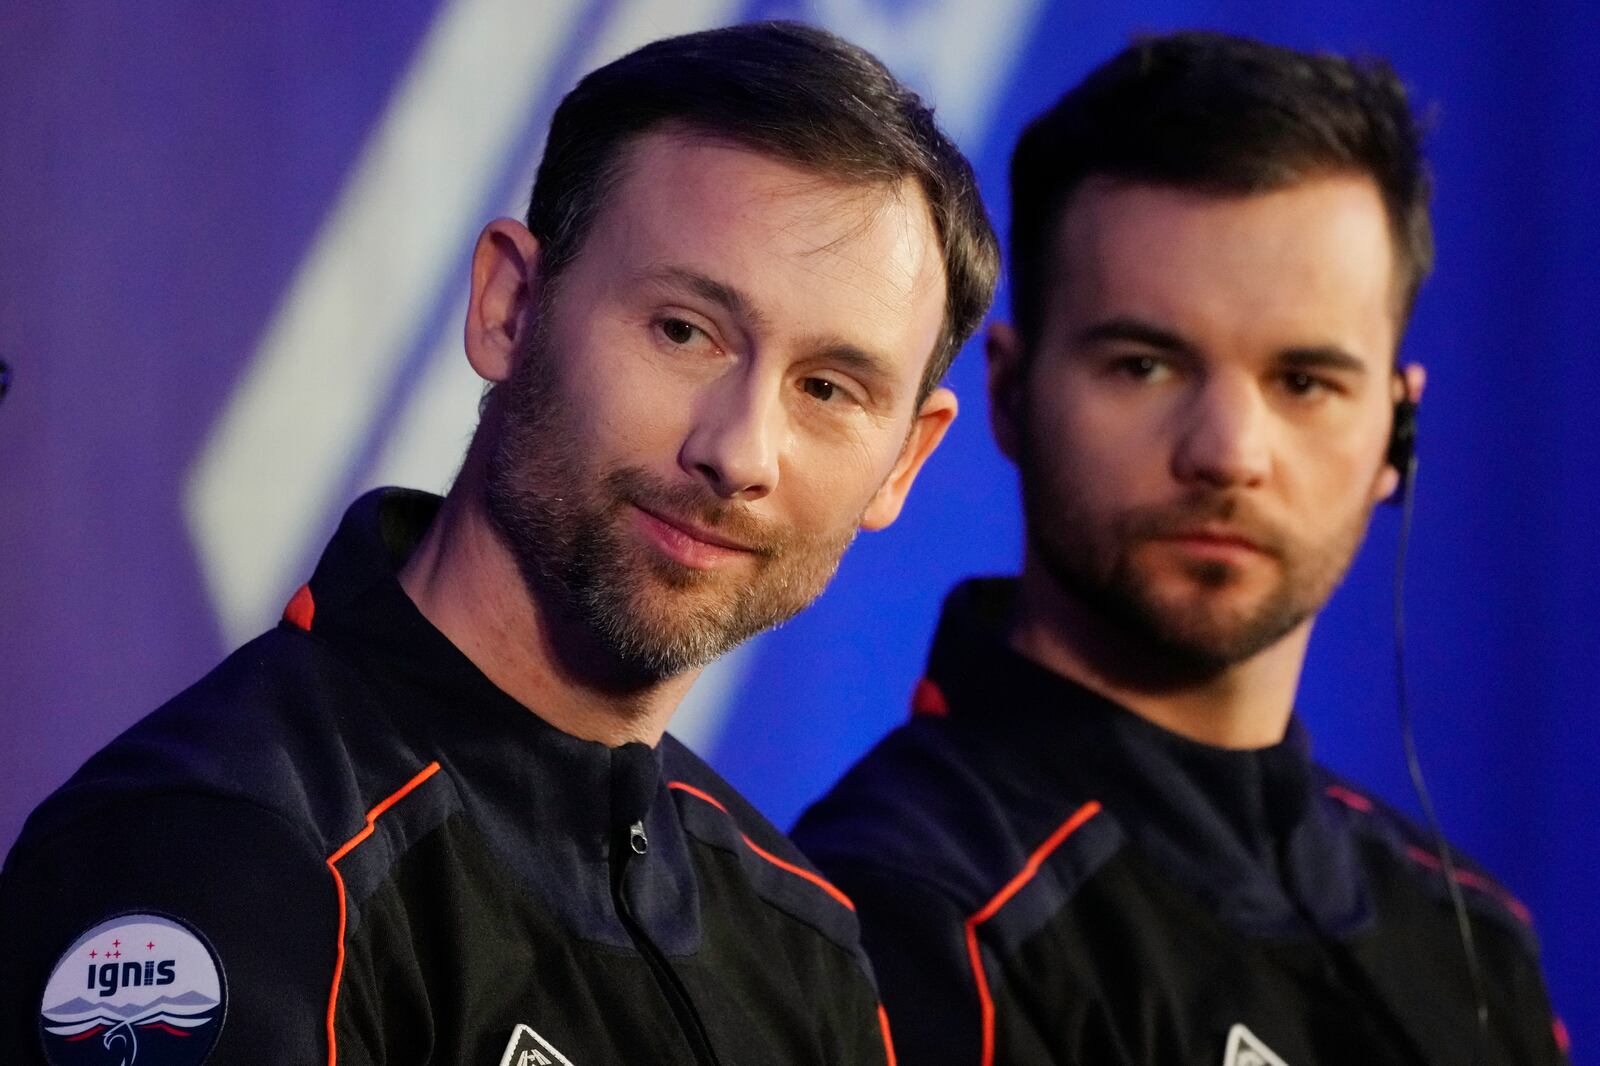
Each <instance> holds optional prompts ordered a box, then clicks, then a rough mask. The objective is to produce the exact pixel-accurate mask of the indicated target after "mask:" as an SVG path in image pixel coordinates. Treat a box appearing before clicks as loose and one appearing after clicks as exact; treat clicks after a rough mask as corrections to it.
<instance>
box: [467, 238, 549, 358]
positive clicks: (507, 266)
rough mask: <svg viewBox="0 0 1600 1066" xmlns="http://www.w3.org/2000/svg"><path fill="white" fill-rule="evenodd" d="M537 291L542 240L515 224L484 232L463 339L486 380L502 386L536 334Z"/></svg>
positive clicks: (475, 262)
mask: <svg viewBox="0 0 1600 1066" xmlns="http://www.w3.org/2000/svg"><path fill="white" fill-rule="evenodd" d="M538 286H539V239H538V238H537V237H535V236H534V235H533V234H532V233H529V232H528V228H527V227H526V226H524V225H523V224H522V223H520V222H518V221H516V220H515V219H510V218H497V219H495V220H494V221H493V222H491V223H489V224H488V225H487V226H485V227H483V232H482V233H480V234H478V244H477V247H475V248H474V249H473V250H472V294H471V297H470V299H469V300H468V302H467V324H466V331H465V333H466V336H465V338H464V339H465V342H466V349H467V362H469V363H471V364H472V369H473V370H475V371H476V372H477V374H478V376H479V377H481V378H483V380H485V381H488V382H493V383H496V384H498V383H499V382H502V381H504V380H506V378H508V377H510V376H511V369H512V367H513V366H514V365H515V364H516V360H517V355H518V354H519V353H520V352H521V351H522V348H523V345H524V344H525V342H526V340H527V332H528V330H530V329H532V328H533V316H534V309H535V308H536V307H537V306H538Z"/></svg>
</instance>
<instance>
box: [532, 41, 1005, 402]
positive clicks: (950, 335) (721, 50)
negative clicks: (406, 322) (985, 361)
mask: <svg viewBox="0 0 1600 1066" xmlns="http://www.w3.org/2000/svg"><path fill="white" fill-rule="evenodd" d="M672 126H676V127H681V128H684V129H686V130H688V131H691V132H695V133H701V134H705V135H708V136H711V137H715V138H719V139H723V140H727V141H729V142H731V143H733V144H736V145H739V146H741V147H748V148H750V149H751V150H753V151H757V152H760V153H762V154H765V155H770V156H774V157H776V158H779V159H782V160H784V161H786V162H790V163H795V164H798V165H800V166H802V167H805V168H807V169H810V170H813V171H816V172H818V173H820V174H824V175H827V176H829V177H833V178H838V179H841V180H844V181H846V182H851V183H861V184H879V183H881V184H884V185H891V184H895V183H898V182H900V181H902V180H904V179H907V178H914V179H915V180H916V181H917V183H918V184H919V185H920V186H921V189H922V192H923V194H924V195H925V196H926V197H927V200H928V206H929V208H930V210H931V213H932V215H933V221H934V226H935V228H936V230H937V232H938V235H939V241H940V244H941V246H942V249H943V253H944V273H945V315H944V326H943V329H942V331H941V333H940V337H939V340H938V342H937V344H936V345H935V347H934V350H933V352H932V353H930V358H929V361H928V365H927V367H926V369H925V370H924V372H923V378H922V385H921V388H920V390H919V392H918V394H917V404H918V406H921V402H922V400H924V399H925V398H926V397H927V395H928V393H930V392H932V391H933V389H934V387H935V386H937V385H938V383H939V382H940V380H942V379H943V377H944V375H945V372H946V371H947V370H948V369H949V367H950V362H951V360H953V359H954V358H955V356H956V353H957V352H958V351H960V349H961V346H962V345H963V344H964V343H966V341H967V338H968V337H970V336H972V333H973V331H974V330H976V329H977V328H978V324H979V323H980V322H981V321H982V320H983V316H984V314H985V313H986V312H987V311H988V310H989V303H990V301H991V300H992V299H993V298H994V287H995V280H996V276H997V275H998V273H999V263H1000V252H999V242H998V240H997V239H996V237H995V235H994V229H993V227H992V226H991V225H990V223H989V216H988V214H987V213H986V212H985V210H984V207H983V201H982V200H981V199H980V198H979V195H978V183H977V178H976V177H975V176H974V174H973V172H972V167H971V165H970V164H969V163H968V162H967V160H966V158H965V157H964V156H963V155H962V154H961V152H960V150H959V149H957V148H956V146H955V145H954V144H953V143H951V141H950V139H949V138H948V137H946V136H945V135H944V133H943V132H942V131H941V130H940V129H939V127H938V125H937V124H936V123H935V122H934V118H933V111H932V110H931V109H930V108H929V107H928V106H927V105H926V104H924V103H923V102H922V100H921V99H920V98H919V97H918V96H917V94H916V93H914V92H912V91H911V90H910V89H908V88H906V87H905V86H904V85H902V84H901V83H900V82H899V81H898V80H897V79H896V78H895V77H894V75H893V74H891V73H889V71H888V69H887V68H885V67H884V65H883V64H882V63H881V62H879V61H878V59H877V58H876V57H874V56H873V55H872V54H871V53H869V52H867V51H865V50H864V49H862V48H858V47H857V46H855V45H853V44H851V43H849V42H848V41H845V40H843V39H842V38H840V37H837V36H835V35H833V34H831V33H828V32H827V31H826V30H820V29H817V28H815V27H812V26H805V25H801V24H799V23H792V22H756V23H746V24H744V25H739V26H730V27H726V28H724V29H716V30H706V31H704V32H701V33H691V34H686V35H684V36H681V37H670V38H667V39H665V40H660V41H655V42H653V43H651V44H647V45H645V46H644V47H643V48H640V49H638V50H637V51H635V52H630V53H629V54H628V55H625V56H623V57H622V58H621V59H618V60H616V61H615V62H613V63H610V64H608V65H606V66H604V67H601V68H600V69H598V70H596V71H594V72H593V73H591V74H589V75H588V76H587V77H585V78H584V79H583V80H582V81H580V82H579V83H578V85H577V87H576V88H574V89H573V90H572V91H571V92H570V93H568V94H567V96H566V98H565V99H563V100H562V101H561V106H560V107H558V108H557V109H556V113H555V116H554V118H553V119H552V120H551V122H550V133H549V136H548V138H547V139H546V141H545V151H544V159H543V160H542V161H541V162H540V164H539V175H538V178H537V179H536V180H535V182H534V186H533V196H532V199H531V201H530V203H529V205H528V219H527V221H528V229H530V230H531V231H532V232H533V234H534V236H536V237H538V238H539V241H540V243H541V245H542V246H543V257H544V261H543V269H544V271H545V276H546V278H547V279H550V280H554V279H555V278H556V277H558V276H559V274H560V273H561V271H562V270H563V269H564V268H565V267H566V266H567V265H568V264H569V263H570V262H571V261H572V259H573V258H574V257H575V256H576V255H577V253H578V251H579V250H580V249H581V248H582V246H583V242H584V238H585V237H586V236H587V235H588V232H589V229H590V227H591V226H592V225H593V224H594V220H595V218H596V217H597V216H598V215H599V213H600V210H601V208H602V207H603V206H604V204H605V201H606V197H607V196H608V195H609V194H610V192H611V191H612V189H613V187H614V186H615V184H616V180H617V177H618V175H619V173H621V171H622V165H623V163H624V162H625V157H626V156H625V149H626V148H627V147H628V146H629V145H630V144H631V143H632V142H633V141H634V140H635V139H636V138H638V137H639V136H640V135H642V134H645V133H647V132H650V131H651V130H654V129H657V128H661V127H672Z"/></svg>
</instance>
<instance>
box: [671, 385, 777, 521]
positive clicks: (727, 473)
mask: <svg viewBox="0 0 1600 1066" xmlns="http://www.w3.org/2000/svg"><path fill="white" fill-rule="evenodd" d="M786 432H787V430H786V429H785V426H784V422H783V404H782V399H781V397H780V396H779V387H778V386H777V385H776V384H775V383H773V382H770V381H766V380H764V376H763V375H759V374H755V373H750V374H730V375H727V376H725V377H723V378H721V379H719V380H718V381H717V382H716V383H715V384H714V385H713V386H712V387H711V388H710V389H708V390H707V391H706V392H705V393H704V394H702V396H701V397H700V402H699V405H698V408H697V410H696V411H695V417H694V422H693V424H692V425H691V426H690V427H689V432H688V435H687V436H686V437H685V438H684V442H683V447H682V449H681V450H680V451H679V453H678V463H679V465H680V466H681V467H682V468H683V469H684V470H685V471H686V472H688V473H689V474H690V475H692V476H694V477H697V478H699V479H701V480H703V481H704V482H705V483H706V484H707V485H708V486H709V487H710V488H711V490H712V491H713V492H715V493H716V494H717V495H718V496H721V497H722V498H724V499H729V500H745V501H752V500H759V499H761V498H762V497H763V496H765V495H767V494H768V493H769V492H771V491H772V490H773V489H775V488H776V487H777V485H778V456H779V452H780V450H781V442H782V440H783V436H784V434H785V433H786Z"/></svg>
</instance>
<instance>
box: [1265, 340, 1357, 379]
mask: <svg viewBox="0 0 1600 1066" xmlns="http://www.w3.org/2000/svg"><path fill="white" fill-rule="evenodd" d="M1278 362H1279V363H1280V364H1282V365H1283V366H1285V367H1292V368H1293V369H1296V370H1333V371H1338V372H1341V373H1345V374H1365V373H1366V372H1367V364H1366V363H1363V362H1362V361H1361V360H1360V359H1358V358H1356V357H1355V356H1354V355H1352V354H1350V353H1349V352H1347V351H1345V350H1344V349H1343V348H1340V347H1338V346H1337V345H1333V344H1323V345H1317V346H1314V347H1310V348H1289V349H1287V350H1286V351H1283V352H1280V353H1278Z"/></svg>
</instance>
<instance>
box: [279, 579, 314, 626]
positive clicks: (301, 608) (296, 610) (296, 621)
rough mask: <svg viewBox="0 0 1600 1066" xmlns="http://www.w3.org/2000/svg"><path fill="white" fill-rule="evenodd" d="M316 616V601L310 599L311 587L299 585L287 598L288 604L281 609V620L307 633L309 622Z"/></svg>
mask: <svg viewBox="0 0 1600 1066" xmlns="http://www.w3.org/2000/svg"><path fill="white" fill-rule="evenodd" d="M316 614H317V601H316V600H314V599H312V598H311V586H310V585H301V586H300V588H299V589H297V590H296V591H295V594H294V595H293V596H291V597H289V603H288V605H287V606H286V607H284V609H283V620H284V621H285V622H288V623H289V624H290V625H292V626H295V627H297V628H300V629H303V630H305V631H306V632H307V633H309V632H311V620H312V619H313V618H315V617H316Z"/></svg>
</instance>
